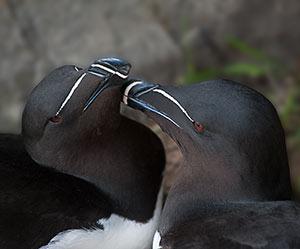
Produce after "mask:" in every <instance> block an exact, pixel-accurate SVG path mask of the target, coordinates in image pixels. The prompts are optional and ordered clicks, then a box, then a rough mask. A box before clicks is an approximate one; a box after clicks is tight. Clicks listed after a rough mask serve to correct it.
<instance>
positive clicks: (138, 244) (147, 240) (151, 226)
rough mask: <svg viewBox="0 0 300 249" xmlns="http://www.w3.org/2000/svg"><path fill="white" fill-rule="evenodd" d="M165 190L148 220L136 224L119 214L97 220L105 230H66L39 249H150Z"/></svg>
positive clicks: (160, 194) (161, 192)
mask: <svg viewBox="0 0 300 249" xmlns="http://www.w3.org/2000/svg"><path fill="white" fill-rule="evenodd" d="M162 199H163V191H162V189H161V190H160V192H159V195H158V199H157V203H156V207H155V211H154V215H153V217H152V219H150V220H149V221H148V222H147V223H137V222H135V221H131V220H128V219H125V218H124V217H121V216H118V215H114V214H113V215H111V216H110V217H109V218H108V219H101V220H99V221H98V223H99V224H102V225H103V227H104V230H101V229H94V230H84V229H74V230H67V231H64V232H61V233H59V234H58V235H57V236H55V237H54V238H53V239H52V240H51V241H50V242H49V244H48V245H46V246H43V247H41V248H40V249H148V248H151V244H152V241H153V236H154V233H155V231H156V229H157V226H158V221H159V217H160V214H161V209H162Z"/></svg>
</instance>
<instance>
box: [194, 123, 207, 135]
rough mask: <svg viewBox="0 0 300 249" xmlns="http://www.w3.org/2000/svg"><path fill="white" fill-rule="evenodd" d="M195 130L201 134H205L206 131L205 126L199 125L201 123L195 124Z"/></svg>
mask: <svg viewBox="0 0 300 249" xmlns="http://www.w3.org/2000/svg"><path fill="white" fill-rule="evenodd" d="M194 128H195V130H196V131H197V132H199V133H203V132H204V130H205V127H204V125H203V124H201V123H199V122H194Z"/></svg>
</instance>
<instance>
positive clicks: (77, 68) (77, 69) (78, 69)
mask: <svg viewBox="0 0 300 249" xmlns="http://www.w3.org/2000/svg"><path fill="white" fill-rule="evenodd" d="M74 69H75V70H76V71H77V72H78V71H80V70H82V68H80V67H76V66H74Z"/></svg>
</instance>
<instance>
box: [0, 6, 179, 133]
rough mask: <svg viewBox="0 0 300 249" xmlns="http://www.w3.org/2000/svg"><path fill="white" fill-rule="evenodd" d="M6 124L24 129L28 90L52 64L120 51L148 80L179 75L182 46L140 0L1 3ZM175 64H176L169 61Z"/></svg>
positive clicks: (0, 78)
mask: <svg viewBox="0 0 300 249" xmlns="http://www.w3.org/2000/svg"><path fill="white" fill-rule="evenodd" d="M0 34H1V37H3V39H1V41H0V46H1V50H0V55H1V57H0V58H1V59H0V86H1V92H0V99H1V100H0V113H1V114H0V119H1V124H0V130H1V131H2V132H8V131H12V132H17V131H19V130H20V125H19V124H20V113H21V111H22V106H23V104H24V100H25V99H26V97H25V96H26V95H27V94H28V92H29V91H30V90H31V89H32V87H33V86H34V85H35V84H36V83H37V82H39V80H41V79H42V77H43V76H44V75H45V74H46V73H47V72H49V71H50V70H51V69H53V68H55V67H57V66H60V65H63V64H77V65H79V66H80V65H81V66H86V65H87V64H88V63H91V62H92V61H93V60H94V59H96V58H98V57H104V56H119V57H122V58H125V59H128V60H129V61H130V62H131V63H132V64H133V73H134V74H135V75H138V76H140V77H143V78H145V79H147V80H151V81H157V82H166V81H170V80H171V81H172V80H174V79H175V78H176V72H177V69H176V68H178V66H179V62H180V50H179V48H178V47H177V45H176V44H175V43H174V42H173V40H172V39H171V38H170V37H169V35H168V34H167V33H166V32H165V31H164V30H163V29H162V27H161V26H160V25H159V23H157V22H156V20H155V19H154V18H152V16H151V14H150V11H148V10H147V9H146V8H145V7H144V5H143V4H142V3H141V2H140V1H138V0H126V1H122V0H117V1H113V2H111V1H104V0H101V1H96V0H91V1H89V2H88V3H87V2H86V1H83V0H62V1H57V2H55V3H54V2H53V1H51V0H45V1H39V0H24V1H21V2H20V1H17V0H9V1H1V4H0ZM170 64H172V66H171V67H170V66H168V65H170Z"/></svg>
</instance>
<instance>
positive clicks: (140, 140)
mask: <svg viewBox="0 0 300 249" xmlns="http://www.w3.org/2000/svg"><path fill="white" fill-rule="evenodd" d="M118 115H119V116H120V118H119V119H116V120H118V124H116V123H115V126H114V130H110V131H109V132H103V131H102V132H99V133H98V134H97V135H96V136H93V139H88V140H85V141H77V142H76V143H75V144H74V147H72V146H64V148H68V151H65V152H64V154H68V155H69V156H68V157H67V160H65V161H64V162H61V163H60V164H61V165H63V169H62V170H60V169H59V170H60V171H63V170H65V169H66V168H67V169H68V170H69V172H66V173H68V174H71V175H75V176H77V177H79V178H82V179H84V180H87V181H88V182H90V183H92V184H94V185H96V186H97V187H98V188H99V189H100V190H101V191H103V192H104V193H105V194H107V195H108V196H109V197H110V198H111V200H112V201H113V203H114V205H113V206H114V207H115V210H114V212H115V213H117V214H119V215H122V216H124V217H127V218H129V219H134V220H136V221H141V222H144V221H146V220H149V219H150V218H152V215H153V211H154V208H155V203H156V200H157V195H158V192H159V189H160V186H161V181H162V171H163V168H164V153H163V150H160V147H159V146H157V143H159V145H161V144H160V141H159V140H158V138H157V137H156V136H155V135H154V134H153V133H152V132H151V131H150V130H149V129H148V128H146V127H144V126H142V125H140V124H138V123H136V122H134V121H132V120H129V119H127V118H125V117H122V116H121V115H120V114H118ZM110 129H111V128H110ZM145 141H147V143H146V142H145ZM78 144H80V145H81V146H80V147H79V146H78ZM151 144H153V145H154V146H153V147H154V148H152V147H151ZM148 146H150V147H148ZM157 147H158V148H157ZM65 165H69V166H68V167H66V166H65Z"/></svg>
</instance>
